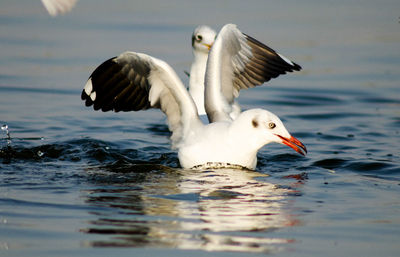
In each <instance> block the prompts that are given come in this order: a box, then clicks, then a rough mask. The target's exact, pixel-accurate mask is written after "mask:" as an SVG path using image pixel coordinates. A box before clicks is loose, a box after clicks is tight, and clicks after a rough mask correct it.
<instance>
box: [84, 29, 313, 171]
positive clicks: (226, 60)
mask: <svg viewBox="0 0 400 257" xmlns="http://www.w3.org/2000/svg"><path fill="white" fill-rule="evenodd" d="M300 69H301V67H300V66H299V65H298V64H296V63H294V62H292V61H290V60H289V59H288V58H286V57H284V56H283V55H281V54H278V53H277V52H275V51H274V50H273V49H271V48H269V47H268V46H266V45H264V44H263V43H261V42H259V41H257V40H256V39H254V38H252V37H250V36H248V35H246V34H244V33H242V32H241V31H240V30H239V29H238V28H237V27H236V25H233V24H227V25H225V26H224V27H223V28H222V29H221V31H220V32H219V34H218V36H217V38H216V40H215V42H214V44H213V46H212V48H211V50H210V53H209V56H208V60H207V66H206V74H205V110H206V113H207V116H208V119H209V121H210V124H207V125H206V124H203V123H202V122H201V120H200V118H199V115H198V111H197V107H196V104H195V102H194V101H193V98H192V97H191V96H190V94H189V92H188V91H187V90H186V88H185V86H184V85H183V83H182V81H181V80H180V79H179V77H178V75H177V74H176V73H175V71H174V70H173V69H172V68H171V66H169V65H168V64H167V63H166V62H164V61H162V60H160V59H157V58H155V57H152V56H149V55H147V54H143V53H136V52H124V53H122V54H121V55H119V56H117V57H114V58H111V59H109V60H107V61H105V62H104V63H102V64H101V65H100V66H99V67H97V68H96V69H95V71H94V72H93V73H92V75H91V76H90V78H89V79H88V81H87V83H86V85H85V87H84V89H83V91H82V95H81V98H82V100H84V101H85V104H86V106H93V108H94V109H95V110H102V111H111V110H113V111H115V112H118V111H139V110H145V109H149V108H159V109H161V111H163V112H164V113H165V114H166V116H167V119H168V126H169V129H170V131H171V132H172V135H171V144H172V148H173V149H177V150H178V158H179V162H180V164H181V166H182V167H183V168H205V167H232V166H233V167H243V168H247V169H254V168H255V167H256V165H257V152H258V150H259V149H260V148H261V147H263V146H264V145H266V144H269V143H272V142H276V143H280V144H284V145H287V146H289V147H291V148H293V149H294V150H295V151H297V152H298V153H300V154H302V155H305V154H306V152H307V150H306V147H305V146H304V145H303V144H302V143H301V142H300V141H299V140H298V139H296V138H295V137H293V136H292V135H290V133H289V132H288V131H287V130H286V128H285V126H284V125H283V123H282V121H281V120H280V119H279V118H278V116H276V115H275V114H273V113H271V112H269V111H267V110H263V109H250V110H247V111H244V112H242V113H240V114H239V116H238V117H237V118H236V119H232V117H231V116H230V113H231V112H232V109H233V108H232V104H233V103H234V100H235V98H236V97H238V95H239V91H240V90H241V89H245V88H251V87H255V86H257V85H262V84H263V83H264V82H265V81H268V80H270V79H271V78H276V77H278V76H279V75H281V74H285V73H286V72H292V71H295V70H300Z"/></svg>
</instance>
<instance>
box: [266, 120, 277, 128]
mask: <svg viewBox="0 0 400 257" xmlns="http://www.w3.org/2000/svg"><path fill="white" fill-rule="evenodd" d="M268 127H269V128H270V129H273V128H275V127H276V124H275V123H273V122H270V123H268Z"/></svg>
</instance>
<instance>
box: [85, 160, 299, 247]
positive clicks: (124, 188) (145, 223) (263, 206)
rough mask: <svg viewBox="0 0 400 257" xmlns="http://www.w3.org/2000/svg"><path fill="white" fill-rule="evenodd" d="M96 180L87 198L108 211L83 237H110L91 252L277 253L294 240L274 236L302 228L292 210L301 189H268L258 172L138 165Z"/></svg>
mask: <svg viewBox="0 0 400 257" xmlns="http://www.w3.org/2000/svg"><path fill="white" fill-rule="evenodd" d="M128 169H131V170H132V172H126V171H127V170H128ZM152 170H153V171H152ZM160 170H161V171H160ZM141 171H142V172H141ZM143 171H144V172H143ZM89 172H90V171H89ZM93 176H94V177H93V180H92V181H91V182H94V183H95V184H97V185H95V188H94V189H93V190H89V191H88V192H85V193H86V194H87V195H86V197H87V200H86V201H87V202H88V203H89V204H91V205H95V206H101V207H107V208H105V209H104V208H102V210H104V211H100V212H93V213H91V214H93V219H92V220H91V221H89V224H88V226H87V228H84V229H82V231H84V232H86V233H94V234H102V235H105V236H106V237H105V239H104V240H98V241H93V242H91V243H90V244H91V245H92V246H134V247H143V246H151V247H173V248H179V249H201V250H208V251H246V252H271V251H277V250H279V249H280V248H282V247H284V245H285V244H288V243H291V242H293V239H291V238H272V237H269V236H268V232H270V231H273V230H276V229H279V228H282V227H287V226H294V225H296V224H298V223H299V222H298V221H297V220H296V218H295V217H294V216H292V215H290V213H288V212H287V211H286V210H287V208H285V206H287V204H288V200H287V196H288V195H289V194H291V193H293V191H294V189H291V188H283V187H280V186H278V185H274V184H271V183H268V182H266V180H268V179H266V178H264V177H265V176H266V175H263V174H261V173H258V172H254V171H245V170H234V169H217V170H207V171H194V170H174V169H170V168H164V169H160V166H157V167H155V166H153V165H144V166H143V165H135V166H132V167H131V168H129V167H125V172H124V173H121V170H119V172H118V173H117V174H116V173H109V172H106V173H103V177H102V176H99V170H96V171H95V172H94V173H93ZM99 184H100V186H99ZM105 184H108V186H106V185H105ZM96 186H98V187H96Z"/></svg>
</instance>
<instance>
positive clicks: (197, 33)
mask: <svg viewBox="0 0 400 257" xmlns="http://www.w3.org/2000/svg"><path fill="white" fill-rule="evenodd" d="M216 34H217V33H216V32H215V31H214V30H213V29H212V28H210V27H208V26H205V25H200V26H198V27H196V28H195V30H194V31H193V34H192V47H193V52H202V53H205V54H208V52H209V51H210V49H211V46H212V45H213V43H214V41H215V37H216Z"/></svg>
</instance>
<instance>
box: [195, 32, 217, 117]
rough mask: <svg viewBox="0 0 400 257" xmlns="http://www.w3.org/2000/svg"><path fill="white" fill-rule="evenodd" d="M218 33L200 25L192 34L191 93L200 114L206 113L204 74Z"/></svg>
mask: <svg viewBox="0 0 400 257" xmlns="http://www.w3.org/2000/svg"><path fill="white" fill-rule="evenodd" d="M216 35H217V33H216V32H215V30H213V29H212V28H210V27H208V26H205V25H200V26H198V27H196V28H195V29H194V31H193V34H192V52H193V57H194V59H193V62H192V65H191V67H190V77H189V93H190V95H191V96H192V98H193V101H194V103H195V104H196V107H197V111H198V113H199V115H206V110H205V108H204V75H205V74H206V66H207V59H208V53H209V52H210V49H211V46H212V45H213V43H214V40H215V37H216Z"/></svg>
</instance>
